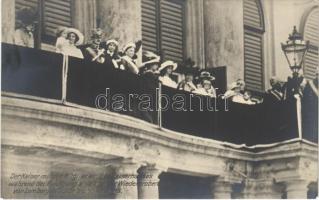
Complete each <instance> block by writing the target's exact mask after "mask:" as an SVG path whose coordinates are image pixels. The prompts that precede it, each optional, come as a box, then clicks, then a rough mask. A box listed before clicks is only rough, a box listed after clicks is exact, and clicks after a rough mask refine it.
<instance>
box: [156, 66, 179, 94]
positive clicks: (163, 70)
mask: <svg viewBox="0 0 319 200" xmlns="http://www.w3.org/2000/svg"><path fill="white" fill-rule="evenodd" d="M176 68H177V63H175V62H173V61H170V60H168V61H165V62H163V63H162V64H161V67H160V68H159V69H158V71H159V72H160V74H161V76H160V77H159V78H158V80H159V81H160V82H161V83H162V84H163V85H165V86H168V87H172V88H177V83H176V82H175V81H174V80H173V79H172V78H171V77H170V76H171V75H172V73H173V71H175V70H176Z"/></svg>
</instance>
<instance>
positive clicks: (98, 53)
mask: <svg viewBox="0 0 319 200" xmlns="http://www.w3.org/2000/svg"><path fill="white" fill-rule="evenodd" d="M103 36H104V32H103V30H102V29H100V28H97V29H93V30H92V35H91V41H90V43H89V44H88V45H87V47H86V48H84V49H83V50H82V51H83V56H84V59H85V60H89V61H92V62H97V63H104V61H105V58H104V56H105V55H104V51H105V49H103V48H101V46H100V44H101V42H102V39H103Z"/></svg>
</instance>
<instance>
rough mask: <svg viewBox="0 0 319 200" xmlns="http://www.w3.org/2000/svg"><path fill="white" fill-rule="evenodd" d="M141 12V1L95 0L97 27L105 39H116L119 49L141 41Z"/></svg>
mask: <svg viewBox="0 0 319 200" xmlns="http://www.w3.org/2000/svg"><path fill="white" fill-rule="evenodd" d="M141 12H142V11H141V0H134V1H132V0H118V1H114V0H97V22H98V24H97V26H99V27H100V28H102V29H103V30H104V31H105V33H106V38H117V39H118V41H119V48H120V49H121V48H123V47H124V46H125V45H126V43H128V42H131V41H132V42H135V41H137V40H141V39H142V18H141V17H142V13H141ZM140 53H141V52H140ZM139 55H140V56H139V58H141V54H139ZM139 60H140V59H139Z"/></svg>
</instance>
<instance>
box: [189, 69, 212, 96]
mask: <svg viewBox="0 0 319 200" xmlns="http://www.w3.org/2000/svg"><path fill="white" fill-rule="evenodd" d="M199 80H200V85H199V88H198V89H197V90H195V91H194V93H196V94H200V95H205V96H210V97H213V98H216V90H215V88H214V87H213V84H212V81H214V80H215V77H214V76H212V75H211V74H210V73H209V72H207V71H203V72H201V74H200V76H199Z"/></svg>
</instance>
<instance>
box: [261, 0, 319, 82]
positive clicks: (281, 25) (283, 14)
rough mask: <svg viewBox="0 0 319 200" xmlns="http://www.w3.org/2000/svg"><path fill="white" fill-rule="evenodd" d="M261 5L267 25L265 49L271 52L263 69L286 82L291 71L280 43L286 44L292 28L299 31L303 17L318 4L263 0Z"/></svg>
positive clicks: (301, 1) (305, 1)
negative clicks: (268, 70)
mask: <svg viewBox="0 0 319 200" xmlns="http://www.w3.org/2000/svg"><path fill="white" fill-rule="evenodd" d="M262 3H263V5H264V7H265V8H266V12H265V15H266V16H267V18H266V20H268V21H266V25H267V24H268V25H269V26H268V27H267V26H266V33H265V35H266V36H267V37H268V38H269V41H268V46H267V48H268V50H271V51H272V52H270V54H272V55H271V56H270V57H268V58H267V57H266V59H268V60H266V62H267V61H268V65H267V66H265V67H266V68H268V69H270V71H271V72H270V73H269V74H270V75H276V76H278V77H279V78H281V79H283V80H286V79H287V76H290V75H291V71H290V69H289V66H288V63H287V60H286V58H285V55H284V53H283V51H282V50H281V43H282V42H286V40H287V39H288V35H289V34H291V32H292V30H293V26H296V27H297V29H298V31H301V27H302V24H301V23H302V18H303V16H304V15H305V14H306V13H307V11H308V10H309V9H311V8H312V7H314V6H315V5H318V3H316V2H315V1H308V0H263V1H262Z"/></svg>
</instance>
